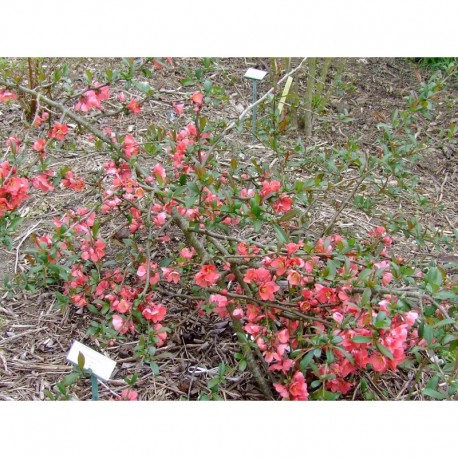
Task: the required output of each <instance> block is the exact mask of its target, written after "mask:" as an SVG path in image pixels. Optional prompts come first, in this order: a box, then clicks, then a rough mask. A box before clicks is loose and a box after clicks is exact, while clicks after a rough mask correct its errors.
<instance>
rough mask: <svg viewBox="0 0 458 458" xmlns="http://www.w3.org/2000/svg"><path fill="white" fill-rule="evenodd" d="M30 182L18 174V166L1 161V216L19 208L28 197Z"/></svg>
mask: <svg viewBox="0 0 458 458" xmlns="http://www.w3.org/2000/svg"><path fill="white" fill-rule="evenodd" d="M28 189H29V182H28V180H27V179H26V178H21V177H19V176H17V170H16V167H12V166H11V164H10V163H9V162H8V161H5V162H0V217H1V216H2V215H3V214H4V213H5V212H9V211H13V210H15V209H16V208H18V207H19V206H20V205H21V204H22V203H23V202H24V201H25V200H26V199H27V198H28Z"/></svg>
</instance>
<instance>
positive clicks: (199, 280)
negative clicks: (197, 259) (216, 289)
mask: <svg viewBox="0 0 458 458" xmlns="http://www.w3.org/2000/svg"><path fill="white" fill-rule="evenodd" d="M218 278H219V273H218V271H217V270H216V267H215V266H214V265H213V264H205V265H203V266H202V268H201V269H200V271H199V272H198V273H197V274H196V275H195V277H194V279H195V282H196V285H199V286H201V287H202V288H206V287H207V286H212V285H214V284H215V283H216V282H217V280H218Z"/></svg>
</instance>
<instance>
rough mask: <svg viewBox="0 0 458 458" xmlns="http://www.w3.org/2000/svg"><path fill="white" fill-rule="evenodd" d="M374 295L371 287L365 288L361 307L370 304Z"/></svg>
mask: <svg viewBox="0 0 458 458" xmlns="http://www.w3.org/2000/svg"><path fill="white" fill-rule="evenodd" d="M371 296H372V290H371V289H370V288H365V289H364V292H363V295H362V296H361V307H366V306H367V305H369V304H370V300H371Z"/></svg>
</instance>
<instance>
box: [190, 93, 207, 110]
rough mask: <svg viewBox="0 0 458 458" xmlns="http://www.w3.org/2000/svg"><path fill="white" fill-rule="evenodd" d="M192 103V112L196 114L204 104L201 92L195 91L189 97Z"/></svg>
mask: <svg viewBox="0 0 458 458" xmlns="http://www.w3.org/2000/svg"><path fill="white" fill-rule="evenodd" d="M191 100H192V103H193V104H194V111H195V112H198V111H199V110H200V109H201V108H202V105H203V104H204V96H203V94H202V93H201V92H199V91H197V92H194V94H192V96H191Z"/></svg>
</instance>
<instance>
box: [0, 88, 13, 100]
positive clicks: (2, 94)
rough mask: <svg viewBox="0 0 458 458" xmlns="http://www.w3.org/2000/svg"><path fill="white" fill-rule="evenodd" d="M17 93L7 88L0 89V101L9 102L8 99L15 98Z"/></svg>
mask: <svg viewBox="0 0 458 458" xmlns="http://www.w3.org/2000/svg"><path fill="white" fill-rule="evenodd" d="M16 99H17V95H16V94H15V93H14V92H11V91H9V90H8V89H0V102H9V101H10V100H16Z"/></svg>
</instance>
